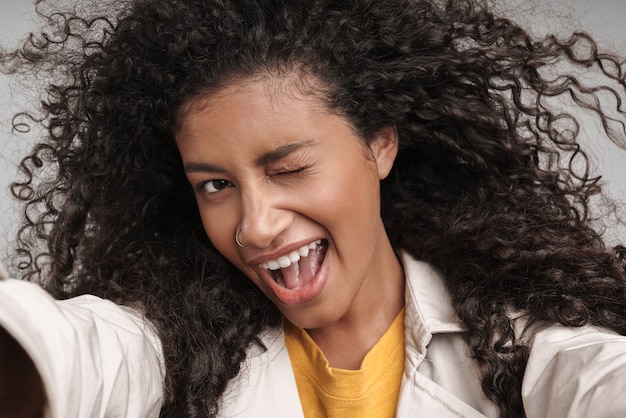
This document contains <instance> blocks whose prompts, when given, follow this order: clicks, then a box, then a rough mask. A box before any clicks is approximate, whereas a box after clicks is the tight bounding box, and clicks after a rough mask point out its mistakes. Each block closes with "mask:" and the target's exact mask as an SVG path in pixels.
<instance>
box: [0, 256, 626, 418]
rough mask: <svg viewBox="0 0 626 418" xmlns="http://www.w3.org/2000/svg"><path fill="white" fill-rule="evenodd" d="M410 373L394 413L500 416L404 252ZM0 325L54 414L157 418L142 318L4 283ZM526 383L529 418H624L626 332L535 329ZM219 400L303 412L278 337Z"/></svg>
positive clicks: (442, 299) (0, 284)
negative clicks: (29, 364)
mask: <svg viewBox="0 0 626 418" xmlns="http://www.w3.org/2000/svg"><path fill="white" fill-rule="evenodd" d="M404 265H405V272H406V275H407V281H406V310H405V325H406V326H405V329H406V331H405V332H406V347H405V353H406V354H405V371H404V374H403V378H402V385H401V390H400V397H399V400H398V409H397V416H398V417H415V416H422V417H433V418H447V417H455V418H458V417H468V418H478V417H496V416H497V415H498V412H497V410H496V408H495V406H494V405H493V404H492V403H491V402H490V401H489V400H487V399H486V397H485V395H484V394H483V392H482V390H481V389H480V383H479V379H478V376H477V372H476V368H475V365H474V364H473V361H472V360H470V359H468V357H467V346H466V345H465V343H464V341H463V332H464V330H463V327H462V326H461V325H460V324H459V323H458V320H457V318H456V316H455V315H454V312H453V311H452V308H451V305H450V300H449V296H448V294H447V291H446V290H445V287H444V285H443V282H442V279H441V277H440V276H439V275H438V274H437V272H436V271H434V270H433V269H432V268H431V267H430V266H429V265H428V264H425V263H423V262H419V261H416V260H413V259H411V258H410V257H405V260H404ZM0 325H1V326H3V327H5V328H6V329H7V330H8V331H9V332H10V333H11V334H12V335H13V336H14V337H15V338H16V339H17V340H18V341H19V342H20V343H21V344H22V345H23V347H24V348H25V350H26V351H27V353H28V354H29V355H30V356H31V357H32V358H33V361H34V363H35V365H36V366H37V368H38V370H39V372H40V374H41V376H42V379H43V381H44V385H45V388H46V392H47V394H48V399H49V407H48V410H47V412H46V413H47V417H49V418H72V417H77V418H89V417H94V418H95V417H120V418H121V417H127V418H131V417H132V418H150V417H158V413H159V409H160V406H161V402H162V388H163V376H164V368H163V367H164V366H163V354H162V350H161V345H160V341H159V339H158V338H157V336H156V334H155V332H154V330H153V327H152V326H151V325H150V324H149V323H147V321H146V320H145V319H144V318H142V316H141V315H139V314H138V313H137V312H136V311H133V310H132V309H129V308H123V307H119V306H116V305H115V304H113V303H111V302H108V301H104V300H101V299H98V298H95V297H93V296H83V297H79V298H75V299H72V300H70V301H63V302H58V301H54V300H53V299H52V298H50V297H49V296H48V295H47V294H46V293H45V292H43V291H42V290H41V289H39V288H38V287H37V286H36V285H33V284H30V283H24V282H18V281H15V280H5V281H0ZM535 331H536V332H535V333H534V340H533V343H532V349H531V354H530V358H529V360H528V365H527V368H526V372H525V375H524V380H523V384H522V395H523V400H524V407H525V410H526V414H527V416H528V418H561V417H567V418H583V417H593V418H610V417H611V418H612V417H615V418H618V417H619V418H623V417H626V396H623V391H624V389H625V388H626V337H624V336H620V335H617V334H615V333H613V332H611V331H608V330H604V329H600V328H596V327H589V326H588V327H582V328H566V327H561V326H549V327H544V328H543V329H538V328H537V329H536V330H535ZM262 340H263V342H264V344H265V346H266V347H267V350H266V351H262V350H260V349H259V348H257V347H253V348H251V350H250V352H249V355H248V358H247V360H246V361H245V363H244V365H243V366H242V371H241V373H240V374H239V375H238V376H237V377H236V378H235V379H234V380H233V381H231V382H230V384H229V386H228V388H227V391H226V392H225V394H224V395H223V397H222V400H221V408H220V416H221V417H235V416H236V417H255V418H256V417H259V418H263V417H268V418H269V417H271V418H279V417H289V418H298V417H302V416H303V414H302V409H301V407H300V401H299V398H298V393H297V388H296V384H295V380H294V376H293V371H292V369H291V362H290V360H289V356H288V353H287V350H286V348H285V344H284V335H283V333H282V331H281V330H273V331H268V332H266V333H265V334H264V335H263V336H262Z"/></svg>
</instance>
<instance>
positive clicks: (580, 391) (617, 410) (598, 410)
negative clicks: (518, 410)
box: [522, 325, 626, 418]
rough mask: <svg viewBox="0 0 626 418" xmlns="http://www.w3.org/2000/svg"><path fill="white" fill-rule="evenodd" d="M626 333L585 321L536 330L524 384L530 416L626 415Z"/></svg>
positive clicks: (524, 395) (525, 399)
mask: <svg viewBox="0 0 626 418" xmlns="http://www.w3.org/2000/svg"><path fill="white" fill-rule="evenodd" d="M624 387H626V337H625V336H622V335H619V334H617V333H615V332H612V331H610V330H607V329H604V328H600V327H594V326H584V327H580V328H572V327H565V326H561V325H551V326H544V327H542V328H540V329H538V330H536V332H535V333H534V336H533V339H532V345H531V351H530V356H529V358H528V363H527V366H526V372H525V374H524V381H523V384H522V396H523V399H524V407H525V409H526V410H527V415H528V417H550V416H559V417H569V418H574V417H588V416H594V417H598V418H606V417H618V416H619V417H623V416H626V397H624V396H623V393H622V392H623V388H624Z"/></svg>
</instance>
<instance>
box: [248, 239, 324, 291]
mask: <svg viewBox="0 0 626 418" xmlns="http://www.w3.org/2000/svg"><path fill="white" fill-rule="evenodd" d="M327 248H328V242H327V241H326V240H317V241H314V242H311V243H310V244H307V245H303V246H302V247H300V248H298V249H297V250H295V251H292V252H291V253H289V254H287V255H284V256H281V257H278V258H277V259H276V260H270V261H268V262H266V263H262V264H260V265H259V267H260V268H261V269H263V270H265V271H267V272H268V273H269V275H270V276H271V278H272V279H273V280H274V281H275V282H276V283H277V284H278V285H279V286H282V287H284V288H286V289H289V290H297V289H300V288H302V287H304V286H306V285H307V284H309V283H310V282H311V281H312V280H313V278H314V277H315V275H316V274H317V273H318V272H319V269H320V267H321V265H322V262H323V261H324V256H325V255H326V249H327Z"/></svg>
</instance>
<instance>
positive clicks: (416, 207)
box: [3, 0, 626, 417]
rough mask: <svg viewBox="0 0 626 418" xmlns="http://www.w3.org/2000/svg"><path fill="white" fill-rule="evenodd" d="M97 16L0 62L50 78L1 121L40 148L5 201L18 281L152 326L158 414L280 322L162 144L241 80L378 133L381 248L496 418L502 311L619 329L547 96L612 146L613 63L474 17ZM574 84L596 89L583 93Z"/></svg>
mask: <svg viewBox="0 0 626 418" xmlns="http://www.w3.org/2000/svg"><path fill="white" fill-rule="evenodd" d="M118 7H119V9H118V10H117V11H115V12H110V13H104V14H103V15H104V16H108V17H102V16H99V17H94V16H91V15H89V16H90V17H85V16H82V17H79V16H78V15H76V14H74V13H64V14H51V15H50V16H48V17H49V18H50V19H51V20H52V21H53V22H55V25H56V27H57V28H58V29H59V30H58V31H57V32H46V33H43V35H39V36H31V38H29V40H28V41H26V42H25V43H24V45H23V47H22V48H21V49H20V50H19V51H16V52H15V53H14V54H5V56H4V57H3V63H4V65H5V69H6V68H9V69H12V68H16V67H20V68H21V69H26V68H31V69H34V70H41V69H42V68H47V69H49V70H51V71H52V72H54V73H56V74H61V75H63V77H62V78H58V79H55V80H54V81H55V82H54V83H53V84H51V85H50V86H49V88H48V89H47V93H46V95H45V98H44V100H43V101H42V111H43V112H42V114H41V115H39V114H34V113H29V114H26V115H20V116H18V117H17V119H16V121H15V124H16V126H18V125H19V126H21V125H22V124H30V123H33V122H37V123H42V124H43V125H44V127H45V128H46V132H47V134H46V137H45V138H43V139H42V140H41V142H40V143H39V144H38V145H36V146H35V147H34V149H33V150H32V152H31V153H30V155H29V156H27V157H26V158H25V159H24V160H23V161H22V162H21V170H22V172H23V174H24V175H25V177H24V178H23V179H22V180H20V181H18V182H16V183H14V184H13V192H14V194H15V195H16V196H17V197H18V198H19V199H21V200H22V201H24V202H25V203H26V206H25V211H24V214H25V218H24V219H25V223H24V225H23V227H22V229H21V230H20V234H19V239H18V248H17V255H18V256H19V257H18V260H19V266H18V267H19V268H20V269H21V271H23V275H24V277H25V278H26V279H30V280H36V281H39V282H41V283H42V284H43V285H44V286H45V287H46V288H47V289H48V290H49V291H50V292H51V293H52V294H53V295H54V296H56V297H58V298H66V297H69V296H73V295H77V294H81V293H86V292H89V293H93V294H96V295H99V296H102V297H105V298H109V299H112V300H114V301H116V302H118V303H122V304H128V305H132V306H138V307H140V309H142V310H143V311H144V312H145V314H146V315H147V317H148V318H150V319H151V320H152V321H154V323H155V324H157V326H158V328H159V331H160V335H161V338H162V340H163V344H164V350H165V356H166V367H167V377H166V399H165V403H164V407H163V410H162V414H161V415H162V416H163V417H201V416H213V415H214V414H215V413H216V410H217V405H218V399H219V397H220V395H221V394H222V393H223V391H224V390H225V387H226V385H227V383H228V381H229V380H230V379H232V378H233V377H234V376H235V375H237V373H238V372H239V367H240V364H241V362H242V360H243V359H244V358H245V355H246V350H247V348H248V347H249V345H250V344H255V343H259V340H258V337H257V336H258V335H259V333H260V332H261V331H262V330H263V329H264V328H266V327H273V326H277V325H278V324H280V315H279V313H278V311H277V309H276V308H275V307H274V306H273V305H272V304H271V303H270V302H269V301H268V300H267V299H266V298H265V297H264V296H262V295H261V294H260V292H259V291H258V290H257V289H256V288H255V287H254V286H253V285H252V284H250V282H249V280H247V279H246V278H245V277H243V275H242V274H241V273H240V272H239V271H238V270H236V269H235V268H234V267H233V266H231V265H230V264H229V263H228V262H227V261H226V260H225V259H224V258H223V257H222V256H221V255H220V254H219V253H218V252H217V251H216V250H215V249H214V247H213V246H212V244H211V243H210V242H209V240H208V239H207V238H206V236H205V234H204V231H203V228H202V225H201V222H200V218H199V215H198V211H197V208H196V205H195V200H194V195H193V193H192V191H191V188H190V186H189V185H188V184H187V181H186V178H185V175H184V172H183V169H182V167H181V161H180V157H179V154H178V151H177V148H176V144H175V142H174V140H173V138H174V134H175V132H176V129H177V128H178V124H179V122H180V118H181V116H183V115H182V114H181V113H182V112H184V109H185V106H184V105H185V104H187V103H189V102H190V101H191V100H193V99H195V98H197V97H199V96H201V95H205V94H207V93H210V92H211V91H214V90H216V89H219V88H221V87H223V86H225V85H227V84H228V83H232V82H236V81H237V80H241V79H245V78H249V77H254V76H257V75H267V74H269V75H276V74H283V73H289V72H294V71H295V72H299V73H301V74H303V75H312V76H313V77H314V78H315V79H316V80H318V81H319V82H320V83H319V84H320V86H322V87H321V88H320V86H316V88H317V89H318V93H319V94H321V95H323V98H324V99H325V101H326V103H327V104H328V106H329V107H330V108H331V109H335V110H336V111H338V112H340V113H341V114H343V115H345V116H346V117H347V118H348V119H349V120H350V121H351V122H352V123H353V124H354V126H355V127H356V129H357V130H358V132H359V133H360V134H361V135H362V136H363V138H364V139H365V140H366V141H368V140H370V139H371V138H373V137H374V135H375V134H376V133H377V132H378V131H379V130H380V129H381V128H384V127H389V126H393V127H395V128H396V129H397V132H398V135H399V138H400V151H399V155H398V157H397V160H396V163H395V165H394V168H393V170H392V172H391V174H390V176H389V177H388V178H387V179H386V180H384V181H383V184H382V214H383V219H384V222H385V226H386V229H387V232H388V234H389V236H390V239H391V241H392V244H393V245H394V247H395V248H396V249H403V250H405V251H408V252H409V253H411V254H412V255H413V256H415V257H417V258H419V259H422V260H426V261H428V262H430V263H432V264H433V265H435V266H436V267H437V268H438V269H440V270H441V271H442V272H443V274H444V276H445V277H446V280H447V285H448V287H449V289H450V292H451V294H452V296H453V303H454V307H455V309H456V312H457V313H458V315H459V317H460V319H461V320H462V322H463V323H464V324H465V325H466V326H467V328H468V330H469V331H468V333H467V342H468V345H469V349H470V353H471V356H472V357H473V358H474V359H475V361H476V362H477V364H478V365H479V367H480V372H481V376H482V384H483V390H484V392H485V394H486V395H487V396H488V397H489V399H491V400H492V401H494V402H495V403H496V404H497V405H498V407H499V408H500V410H501V415H502V416H503V417H522V416H524V410H523V405H522V401H521V389H520V387H521V381H522V376H523V373H524V368H525V364H526V361H527V357H528V351H529V348H528V344H529V343H530V341H527V340H523V339H520V338H519V335H516V333H515V330H514V324H513V321H512V319H511V315H510V313H511V312H512V311H518V312H522V313H524V314H526V317H527V318H528V320H529V322H530V323H533V322H537V321H547V322H549V323H561V324H564V325H567V326H573V327H577V326H581V325H584V324H597V325H600V326H604V327H608V328H611V329H613V330H615V331H617V332H619V333H621V334H626V272H625V267H624V265H625V264H624V261H623V255H624V252H625V251H624V249H623V247H616V248H613V249H611V248H607V245H606V244H605V243H604V241H603V239H602V234H601V233H600V232H599V231H598V230H597V229H596V228H595V227H594V225H595V224H594V221H595V219H594V217H593V216H592V212H591V203H592V198H593V197H594V196H599V195H601V183H600V181H599V180H600V179H599V178H598V177H594V176H593V175H592V174H591V161H590V160H589V158H588V156H587V154H585V152H584V151H583V150H582V149H581V147H580V145H579V143H578V139H577V138H578V129H579V123H580V122H579V119H578V117H577V116H576V114H574V113H571V112H572V111H560V110H558V108H555V107H554V106H553V104H554V103H553V98H567V100H569V106H571V107H570V108H575V109H578V110H579V111H582V112H584V113H587V114H592V115H595V117H597V118H598V119H599V120H600V121H601V122H602V124H603V126H604V128H605V131H606V133H607V136H608V137H609V138H611V139H612V140H613V141H615V142H616V143H620V141H621V143H622V144H623V132H624V129H623V126H624V125H623V123H622V124H620V119H617V117H623V116H624V111H623V110H622V108H621V100H620V97H622V95H623V93H624V90H625V89H626V85H625V82H624V74H623V70H622V64H623V63H622V62H621V61H620V60H619V59H618V58H616V57H614V56H612V55H607V54H601V53H599V52H598V50H597V48H596V44H595V42H594V41H593V39H591V38H590V37H589V36H587V35H586V34H583V33H577V34H574V35H573V36H571V37H569V38H568V39H565V40H560V39H558V38H556V37H554V36H547V37H545V38H542V39H533V37H531V36H530V35H529V34H528V33H527V32H525V31H524V30H523V29H522V28H520V27H519V26H518V25H516V24H515V23H513V22H512V21H510V20H508V19H505V18H502V17H497V16H495V15H494V14H493V13H492V12H491V11H490V9H489V7H488V6H487V5H486V4H484V3H483V2H482V1H480V0H476V1H472V0H445V1H444V0H441V1H439V0H375V1H374V0H341V1H335V0H310V1H302V0H178V1H174V0H129V1H128V2H125V3H122V5H121V6H118ZM583 71H595V72H597V74H598V75H599V76H600V77H602V78H601V79H600V81H598V80H596V81H595V82H594V83H591V84H589V83H585V82H583V81H582V79H583V77H580V74H582V72H583ZM320 90H321V91H320ZM607 98H608V99H610V100H612V103H613V104H614V107H615V108H616V111H615V112H613V113H612V114H611V113H607V112H606V111H605V110H603V109H602V107H601V102H602V101H603V100H605V101H606V99H607ZM610 100H609V101H610ZM612 115H613V116H612ZM615 115H617V116H615ZM622 121H623V119H622ZM620 135H621V136H620ZM41 243H44V244H45V245H47V247H46V248H45V249H44V248H42V247H41Z"/></svg>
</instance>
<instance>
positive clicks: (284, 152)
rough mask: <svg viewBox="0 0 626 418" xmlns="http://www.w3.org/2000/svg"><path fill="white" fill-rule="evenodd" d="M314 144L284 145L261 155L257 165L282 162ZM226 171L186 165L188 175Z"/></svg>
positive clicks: (200, 165) (203, 165)
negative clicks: (290, 155)
mask: <svg viewBox="0 0 626 418" xmlns="http://www.w3.org/2000/svg"><path fill="white" fill-rule="evenodd" d="M313 143H314V141H313V140H306V141H300V142H292V143H290V144H286V145H282V146H280V147H278V148H275V149H273V150H271V151H269V152H266V153H265V154H263V155H261V156H260V157H259V158H257V160H256V164H257V165H259V166H264V165H268V164H271V163H274V162H276V161H280V160H281V159H283V158H285V157H286V156H288V155H289V154H292V153H294V152H295V151H297V150H299V149H302V148H306V147H310V146H312V145H313ZM225 171H226V170H225V169H224V168H222V167H220V166H218V165H214V164H207V163H200V162H193V161H192V162H189V163H186V164H185V172H186V173H195V172H209V173H223V172H225Z"/></svg>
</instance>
